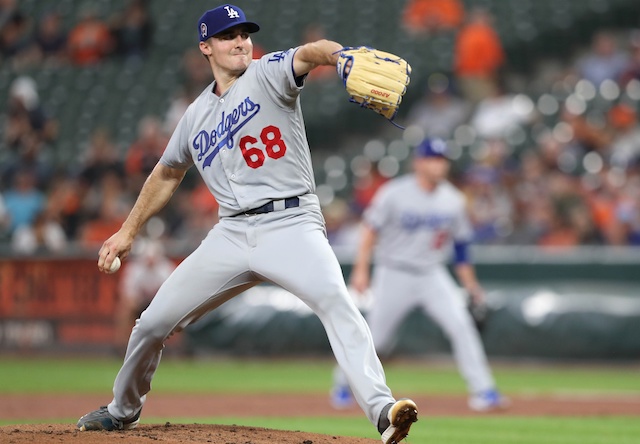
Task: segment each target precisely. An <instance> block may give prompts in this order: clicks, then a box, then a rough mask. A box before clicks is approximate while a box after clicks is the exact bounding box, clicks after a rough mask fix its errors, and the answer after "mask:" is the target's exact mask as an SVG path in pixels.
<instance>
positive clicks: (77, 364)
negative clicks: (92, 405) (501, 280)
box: [0, 358, 640, 394]
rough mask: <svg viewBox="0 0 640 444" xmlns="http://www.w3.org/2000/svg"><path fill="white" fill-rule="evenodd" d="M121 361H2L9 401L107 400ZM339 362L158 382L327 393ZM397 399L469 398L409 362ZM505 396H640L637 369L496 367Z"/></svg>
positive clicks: (178, 371) (180, 372) (442, 369)
mask: <svg viewBox="0 0 640 444" xmlns="http://www.w3.org/2000/svg"><path fill="white" fill-rule="evenodd" d="M120 364H121V361H120V360H119V359H18V358H3V359H2V360H1V361H0V394H2V393H103V392H105V391H110V390H111V385H112V384H113V380H114V378H115V376H116V374H117V372H118V369H119V368H120ZM332 368H333V361H331V360H330V359H323V360H294V359H291V360H248V359H247V360H238V359H234V360H228V359H224V360H177V359H165V360H163V361H162V362H161V364H160V367H159V369H158V371H157V373H156V376H155V378H154V381H153V390H154V392H163V393H170V392H173V393H177V392H178V393H203V392H204V393H206V392H217V393H284V392H290V393H298V392H304V393H320V392H322V393H326V391H327V390H328V389H329V388H330V386H331V371H332ZM385 370H386V374H387V381H388V383H389V386H390V387H391V388H392V389H393V390H394V392H398V393H404V394H411V393H416V394H429V393H430V394H447V393H451V394H462V393H464V392H465V386H464V384H463V381H462V379H461V378H460V376H459V375H458V373H457V371H456V369H455V368H454V367H453V366H451V365H441V364H431V363H428V362H422V361H415V362H402V363H390V364H387V365H385ZM494 373H495V377H496V380H497V381H498V384H499V386H500V388H501V390H502V391H504V392H506V393H512V394H515V393H539V394H544V393H594V392H607V393H640V378H638V367H637V366H617V367H613V366H608V367H604V366H602V367H598V366H584V367H579V366H574V365H572V366H534V367H529V366H514V365H505V366H500V365H494Z"/></svg>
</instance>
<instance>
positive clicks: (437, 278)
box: [426, 269, 495, 393]
mask: <svg viewBox="0 0 640 444" xmlns="http://www.w3.org/2000/svg"><path fill="white" fill-rule="evenodd" d="M431 279H432V280H431V285H430V287H429V289H428V293H429V294H428V297H427V298H426V301H427V305H426V309H427V312H428V313H429V314H430V315H431V316H432V317H433V319H434V321H435V322H436V323H437V324H438V325H440V327H441V328H442V329H443V330H444V332H445V334H446V335H447V337H448V338H449V340H450V341H451V348H452V349H453V354H454V357H455V360H456V363H457V365H458V369H459V371H460V373H461V374H462V377H463V378H464V379H465V381H466V383H467V386H468V389H469V391H470V392H471V393H477V392H481V391H485V390H489V389H493V388H494V386H495V382H494V380H493V376H492V375H491V370H490V369H489V363H488V362H487V357H486V355H485V352H484V347H483V345H482V341H481V340H480V335H479V334H478V330H476V328H475V326H474V324H473V320H472V319H471V315H470V314H469V312H468V311H467V309H466V307H465V305H464V301H463V300H462V297H461V296H460V294H459V290H458V288H457V286H456V285H455V282H454V281H453V279H452V278H451V276H450V275H449V274H448V273H447V272H446V271H445V270H444V269H443V270H437V271H435V272H434V273H433V274H431Z"/></svg>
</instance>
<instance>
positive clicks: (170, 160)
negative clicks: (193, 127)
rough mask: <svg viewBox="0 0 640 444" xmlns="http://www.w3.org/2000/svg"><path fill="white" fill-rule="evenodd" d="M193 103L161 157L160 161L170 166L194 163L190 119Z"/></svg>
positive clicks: (178, 166) (179, 166)
mask: <svg viewBox="0 0 640 444" xmlns="http://www.w3.org/2000/svg"><path fill="white" fill-rule="evenodd" d="M192 106H193V105H190V106H189V108H187V111H186V112H185V113H184V115H183V116H182V118H181V119H180V121H179V122H178V125H177V126H176V129H175V130H174V131H173V134H172V135H171V139H169V143H168V144H167V147H166V148H165V150H164V153H163V154H162V157H161V158H160V162H161V163H162V164H163V165H165V166H168V167H170V168H188V167H190V166H191V165H193V157H192V156H191V153H190V151H189V123H188V122H189V119H190V116H191V109H192Z"/></svg>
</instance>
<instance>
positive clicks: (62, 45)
mask: <svg viewBox="0 0 640 444" xmlns="http://www.w3.org/2000/svg"><path fill="white" fill-rule="evenodd" d="M35 45H36V51H37V59H38V60H41V61H42V62H44V63H45V64H49V65H54V66H55V65H60V64H62V63H64V62H66V61H67V34H66V33H65V32H64V30H63V29H62V24H61V20H60V14H59V13H57V12H48V13H47V14H45V15H44V17H43V18H42V20H41V21H40V22H39V23H38V27H37V30H36V36H35Z"/></svg>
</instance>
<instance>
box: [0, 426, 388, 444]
mask: <svg viewBox="0 0 640 444" xmlns="http://www.w3.org/2000/svg"><path fill="white" fill-rule="evenodd" d="M0 442H2V443H7V444H9V443H11V444H26V443H34V442H37V443H51V444H66V443H74V444H79V443H82V444H102V443H115V442H117V443H123V444H143V443H144V444H151V443H164V444H174V443H175V444H178V443H209V442H210V443H224V444H273V443H278V444H373V443H378V442H379V441H378V440H375V439H367V438H351V437H345V436H332V435H320V434H317V433H307V432H300V431H296V432H289V431H284V430H272V429H263V428H260V427H241V426H233V425H231V426H229V425H213V424H170V423H166V424H164V425H162V424H156V425H153V424H151V425H149V424H146V425H140V426H138V427H137V428H136V429H134V430H127V431H123V432H79V431H78V430H76V429H75V428H74V427H73V426H69V425H67V424H19V425H10V426H4V427H0Z"/></svg>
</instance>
